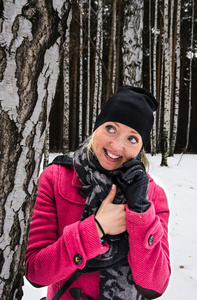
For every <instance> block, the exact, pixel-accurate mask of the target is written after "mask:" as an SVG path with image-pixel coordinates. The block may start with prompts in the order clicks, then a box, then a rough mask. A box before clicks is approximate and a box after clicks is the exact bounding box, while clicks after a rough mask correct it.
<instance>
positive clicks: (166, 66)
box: [161, 0, 170, 166]
mask: <svg viewBox="0 0 197 300" xmlns="http://www.w3.org/2000/svg"><path fill="white" fill-rule="evenodd" d="M168 5H169V3H168V0H164V116H163V119H164V120H163V133H162V161H161V165H162V166H167V165H168V164H167V155H168V147H169V130H170V94H169V86H170V58H169V56H170V53H169V36H168V30H169V18H168V17H169V16H168V9H169V6H168Z"/></svg>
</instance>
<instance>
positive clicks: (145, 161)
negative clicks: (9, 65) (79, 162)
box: [87, 130, 149, 171]
mask: <svg viewBox="0 0 197 300" xmlns="http://www.w3.org/2000/svg"><path fill="white" fill-rule="evenodd" d="M95 135H96V130H95V131H94V132H93V134H92V137H91V138H90V140H89V143H88V144H87V156H88V160H90V153H92V154H93V155H94V150H93V144H94V139H95ZM140 160H141V162H142V163H143V164H144V166H145V168H146V169H147V171H148V170H149V161H148V158H147V157H146V154H145V150H144V148H142V151H141V159H140Z"/></svg>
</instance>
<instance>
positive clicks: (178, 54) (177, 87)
mask: <svg viewBox="0 0 197 300" xmlns="http://www.w3.org/2000/svg"><path fill="white" fill-rule="evenodd" d="M176 22H177V40H176V83H175V101H174V122H173V128H172V141H171V154H172V155H173V154H174V150H175V145H176V139H177V131H178V115H179V95H180V79H181V78H180V76H181V41H180V38H181V0H178V1H177V20H176Z"/></svg>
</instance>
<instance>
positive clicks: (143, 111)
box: [94, 86, 158, 147]
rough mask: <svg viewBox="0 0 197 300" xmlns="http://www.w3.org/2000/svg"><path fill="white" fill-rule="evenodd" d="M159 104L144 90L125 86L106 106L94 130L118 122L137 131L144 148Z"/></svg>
mask: <svg viewBox="0 0 197 300" xmlns="http://www.w3.org/2000/svg"><path fill="white" fill-rule="evenodd" d="M157 106H158V103H157V101H156V99H155V98H154V97H153V95H152V94H151V93H150V92H149V91H147V90H146V89H144V88H139V87H133V86H123V87H120V88H119V89H118V92H117V94H116V95H114V96H112V97H111V98H110V99H109V100H108V101H107V102H106V104H105V105H104V107H103V109H102V111H101V113H100V114H99V115H98V117H97V119H96V123H95V126H94V130H95V129H97V128H98V127H99V126H100V125H102V124H104V123H105V122H110V121H111V122H118V123H122V124H124V125H127V126H129V127H131V128H133V129H135V130H136V131H137V132H138V133H139V134H140V135H141V137H142V141H143V146H144V147H145V146H146V144H147V143H148V140H149V136H150V131H151V128H152V125H153V121H154V117H153V112H154V111H156V109H157Z"/></svg>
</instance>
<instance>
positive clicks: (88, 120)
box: [85, 0, 91, 138]
mask: <svg viewBox="0 0 197 300" xmlns="http://www.w3.org/2000/svg"><path fill="white" fill-rule="evenodd" d="M90 24H91V0H89V4H88V36H89V39H88V58H87V104H86V129H85V135H86V138H87V137H88V136H89V134H90V76H91V75H90V72H91V71H90V39H91V36H90V32H91V31H90Z"/></svg>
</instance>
